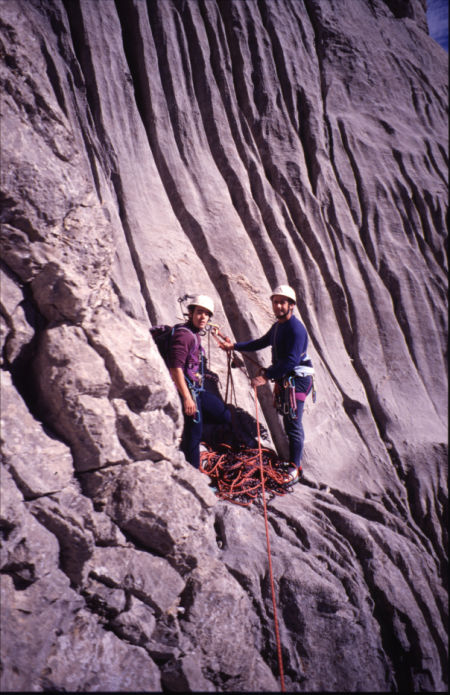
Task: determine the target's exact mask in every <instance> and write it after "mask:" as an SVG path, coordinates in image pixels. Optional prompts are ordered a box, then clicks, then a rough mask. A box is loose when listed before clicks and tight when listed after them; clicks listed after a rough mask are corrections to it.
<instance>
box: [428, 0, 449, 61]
mask: <svg viewBox="0 0 450 695" xmlns="http://www.w3.org/2000/svg"><path fill="white" fill-rule="evenodd" d="M427 20H428V29H429V31H430V36H431V37H432V38H433V39H434V40H435V41H437V42H438V43H439V44H440V45H441V46H442V48H445V50H446V51H447V53H448V0H427Z"/></svg>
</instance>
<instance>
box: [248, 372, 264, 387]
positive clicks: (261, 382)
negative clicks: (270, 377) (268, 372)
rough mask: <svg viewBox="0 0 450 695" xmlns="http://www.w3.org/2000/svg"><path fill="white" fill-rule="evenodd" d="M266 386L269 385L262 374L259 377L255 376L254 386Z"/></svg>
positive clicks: (252, 383)
mask: <svg viewBox="0 0 450 695" xmlns="http://www.w3.org/2000/svg"><path fill="white" fill-rule="evenodd" d="M264 384H267V379H266V377H265V376H263V375H262V374H259V375H258V376H254V377H253V379H252V380H251V385H252V386H264Z"/></svg>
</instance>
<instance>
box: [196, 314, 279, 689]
mask: <svg viewBox="0 0 450 695" xmlns="http://www.w3.org/2000/svg"><path fill="white" fill-rule="evenodd" d="M211 333H212V335H213V337H214V338H215V340H216V341H217V342H218V343H220V341H219V337H218V335H219V336H221V337H222V338H224V339H225V337H224V336H222V334H221V333H220V331H219V330H218V327H217V326H214V327H213V330H211V331H209V335H208V348H209V336H210V335H211ZM249 359H250V361H251V362H254V363H255V364H257V365H258V366H259V364H258V363H257V362H256V360H254V359H252V358H249ZM233 366H237V367H239V368H240V369H242V370H243V371H244V370H245V373H246V376H247V377H248V378H249V375H248V373H247V370H246V369H245V365H244V363H241V364H240V363H239V360H238V359H237V358H236V356H235V355H234V354H233V355H232V353H231V352H228V353H227V384H226V392H225V402H228V392H229V390H230V394H231V399H232V398H233V396H234V397H235V398H236V394H235V391H234V382H233V376H232V367H233ZM253 390H254V400H255V411H256V414H255V417H256V430H257V439H258V448H257V449H248V448H244V447H241V449H240V450H238V451H235V450H233V449H232V447H231V446H229V445H228V444H221V445H219V447H217V449H218V450H216V451H213V450H212V449H208V450H207V451H204V452H202V453H201V454H200V471H201V472H202V473H205V474H206V475H208V476H209V477H210V478H211V481H212V483H213V485H215V487H216V488H217V493H216V494H217V496H218V497H219V498H221V499H223V500H228V501H229V502H233V503H234V504H239V505H240V506H245V507H248V506H249V505H250V504H252V502H254V501H255V500H257V499H258V498H260V497H261V498H262V502H263V509H264V526H265V532H266V542H267V556H268V561H269V578H270V590H271V594H272V606H273V618H274V625H275V638H276V644H277V655H278V667H279V671H280V683H281V692H285V691H286V690H285V684H284V670H283V659H282V651H281V640H280V632H279V628H278V614H277V605H276V600H275V583H274V578H273V568H272V553H271V549H270V537H269V522H268V517H267V503H266V490H269V491H270V492H271V493H272V494H273V495H285V494H286V493H287V492H288V489H286V483H287V482H288V480H289V475H288V474H287V473H286V472H285V468H284V466H283V464H282V463H281V462H280V460H279V459H278V457H277V455H276V454H275V452H273V451H270V450H269V449H263V448H262V447H261V431H260V425H259V413H258V394H257V390H256V386H254V387H253Z"/></svg>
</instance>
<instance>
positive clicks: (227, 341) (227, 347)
mask: <svg viewBox="0 0 450 695" xmlns="http://www.w3.org/2000/svg"><path fill="white" fill-rule="evenodd" d="M219 347H220V348H221V349H222V350H225V352H230V351H231V350H233V349H234V343H232V342H231V340H230V339H229V338H226V339H225V340H223V341H222V342H221V343H220V344H219Z"/></svg>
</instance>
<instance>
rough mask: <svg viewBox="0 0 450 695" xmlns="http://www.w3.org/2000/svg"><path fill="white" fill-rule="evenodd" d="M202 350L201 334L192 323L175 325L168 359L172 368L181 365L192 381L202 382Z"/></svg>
mask: <svg viewBox="0 0 450 695" xmlns="http://www.w3.org/2000/svg"><path fill="white" fill-rule="evenodd" d="M202 351H203V348H202V346H201V342H200V336H199V335H198V331H197V330H196V328H195V327H194V326H193V325H192V324H191V323H189V322H188V323H185V324H178V325H176V326H174V332H173V335H172V338H171V340H170V347H169V355H168V360H167V363H168V366H169V367H170V368H174V367H180V368H181V369H182V370H183V374H184V375H185V376H187V378H188V379H189V380H190V381H192V382H194V383H195V384H200V382H201V377H200V374H201V359H202Z"/></svg>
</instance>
